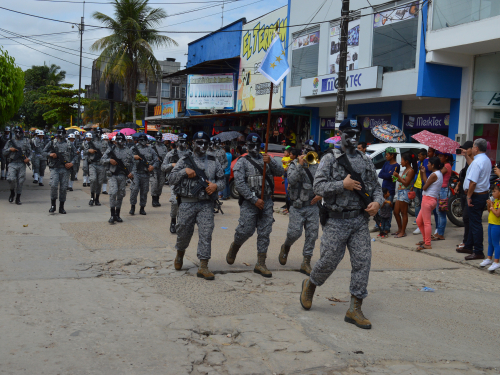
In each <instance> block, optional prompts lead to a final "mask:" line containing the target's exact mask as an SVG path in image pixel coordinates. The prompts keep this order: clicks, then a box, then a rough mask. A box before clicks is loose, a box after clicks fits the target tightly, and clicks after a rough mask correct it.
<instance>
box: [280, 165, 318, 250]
mask: <svg viewBox="0 0 500 375" xmlns="http://www.w3.org/2000/svg"><path fill="white" fill-rule="evenodd" d="M306 168H307V167H303V166H302V165H300V163H299V162H298V161H297V160H294V161H293V162H292V163H290V166H289V167H288V172H287V174H288V193H289V194H290V201H292V203H293V204H292V205H291V207H290V215H289V221H288V231H287V234H286V240H285V245H286V246H292V245H293V244H294V243H295V241H297V240H298V239H299V238H300V236H302V228H304V229H305V237H306V238H305V242H304V249H303V251H302V254H303V255H304V256H312V254H313V250H314V245H315V244H316V240H317V239H318V230H319V207H318V205H316V204H314V205H311V200H312V199H313V198H314V196H315V194H314V191H313V181H311V179H310V178H309V176H308V174H307V172H306ZM308 169H309V172H311V176H312V178H313V180H314V175H315V174H316V170H317V169H318V165H317V164H311V165H310V166H309V168H308Z"/></svg>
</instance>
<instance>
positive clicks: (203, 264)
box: [196, 259, 215, 280]
mask: <svg viewBox="0 0 500 375" xmlns="http://www.w3.org/2000/svg"><path fill="white" fill-rule="evenodd" d="M196 276H198V277H203V278H204V279H205V280H213V279H215V275H214V274H213V273H212V272H210V270H209V269H208V259H200V268H198V272H196Z"/></svg>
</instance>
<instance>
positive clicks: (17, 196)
mask: <svg viewBox="0 0 500 375" xmlns="http://www.w3.org/2000/svg"><path fill="white" fill-rule="evenodd" d="M16 204H17V205H21V204H22V203H21V194H17V195H16Z"/></svg>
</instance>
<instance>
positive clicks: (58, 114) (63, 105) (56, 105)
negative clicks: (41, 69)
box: [35, 83, 89, 125]
mask: <svg viewBox="0 0 500 375" xmlns="http://www.w3.org/2000/svg"><path fill="white" fill-rule="evenodd" d="M72 88H73V85H71V84H69V83H63V84H61V85H60V86H59V87H56V86H49V87H48V91H47V95H44V96H42V97H41V98H40V99H39V100H37V101H36V102H35V104H41V105H45V106H47V107H50V108H52V109H51V110H49V111H47V112H45V113H44V114H43V118H44V120H45V121H47V123H49V124H51V125H52V124H61V125H66V124H67V123H68V122H69V121H70V117H71V116H73V117H75V116H77V109H78V89H77V90H72ZM82 91H83V90H82ZM88 103H89V99H84V98H82V99H81V104H82V105H88Z"/></svg>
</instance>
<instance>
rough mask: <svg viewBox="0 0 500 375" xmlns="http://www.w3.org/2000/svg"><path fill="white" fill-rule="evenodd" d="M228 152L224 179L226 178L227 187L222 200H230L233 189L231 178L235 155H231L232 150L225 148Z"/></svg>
mask: <svg viewBox="0 0 500 375" xmlns="http://www.w3.org/2000/svg"><path fill="white" fill-rule="evenodd" d="M224 150H225V151H226V159H227V167H226V169H225V170H224V177H225V178H226V186H225V187H224V192H223V193H222V199H223V200H228V199H229V198H230V197H231V189H230V188H229V177H231V162H232V161H233V155H232V154H231V148H230V147H229V146H225V147H224Z"/></svg>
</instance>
